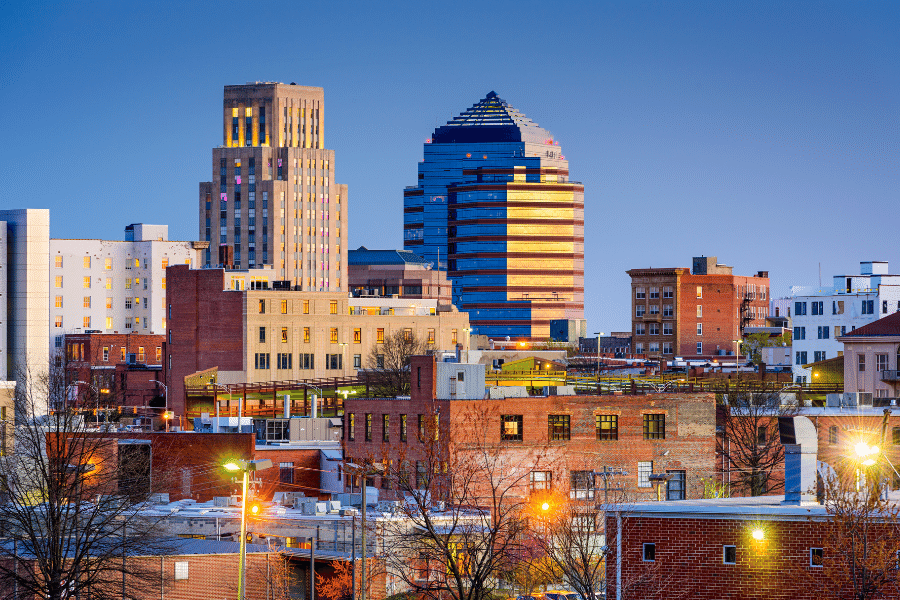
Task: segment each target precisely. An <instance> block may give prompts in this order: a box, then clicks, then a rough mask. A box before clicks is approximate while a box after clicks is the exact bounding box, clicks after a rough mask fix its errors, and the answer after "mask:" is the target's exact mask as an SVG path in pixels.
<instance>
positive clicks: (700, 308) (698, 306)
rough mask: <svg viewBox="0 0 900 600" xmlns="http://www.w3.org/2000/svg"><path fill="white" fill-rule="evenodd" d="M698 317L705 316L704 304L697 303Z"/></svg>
mask: <svg viewBox="0 0 900 600" xmlns="http://www.w3.org/2000/svg"><path fill="white" fill-rule="evenodd" d="M697 318H698V319H702V318H703V305H702V304H698V305H697Z"/></svg>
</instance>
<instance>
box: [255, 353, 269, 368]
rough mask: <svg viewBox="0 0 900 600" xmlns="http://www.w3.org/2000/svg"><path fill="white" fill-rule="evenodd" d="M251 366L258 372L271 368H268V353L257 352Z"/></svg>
mask: <svg viewBox="0 0 900 600" xmlns="http://www.w3.org/2000/svg"><path fill="white" fill-rule="evenodd" d="M253 364H254V368H256V369H258V370H267V369H270V368H271V367H270V366H269V353H268V352H257V353H256V356H255V358H254V362H253Z"/></svg>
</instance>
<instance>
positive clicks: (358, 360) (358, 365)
mask: <svg viewBox="0 0 900 600" xmlns="http://www.w3.org/2000/svg"><path fill="white" fill-rule="evenodd" d="M353 368H354V369H362V354H354V355H353Z"/></svg>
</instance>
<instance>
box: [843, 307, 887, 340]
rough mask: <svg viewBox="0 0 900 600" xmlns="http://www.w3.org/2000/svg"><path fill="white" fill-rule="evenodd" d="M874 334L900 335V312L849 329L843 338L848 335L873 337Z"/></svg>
mask: <svg viewBox="0 0 900 600" xmlns="http://www.w3.org/2000/svg"><path fill="white" fill-rule="evenodd" d="M872 336H900V312H895V313H894V314H891V315H888V316H886V317H884V318H882V319H878V320H877V321H873V322H871V323H869V324H868V325H864V326H862V327H860V328H858V329H854V330H853V331H848V332H847V333H846V335H843V336H841V337H842V338H848V337H872Z"/></svg>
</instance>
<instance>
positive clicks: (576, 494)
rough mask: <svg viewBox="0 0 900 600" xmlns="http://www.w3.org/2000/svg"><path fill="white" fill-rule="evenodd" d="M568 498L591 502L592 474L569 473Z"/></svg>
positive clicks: (584, 472)
mask: <svg viewBox="0 0 900 600" xmlns="http://www.w3.org/2000/svg"><path fill="white" fill-rule="evenodd" d="M569 476H570V478H571V486H570V487H569V497H570V498H573V499H575V500H591V499H592V498H593V497H594V472H593V471H571V472H570V473H569Z"/></svg>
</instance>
